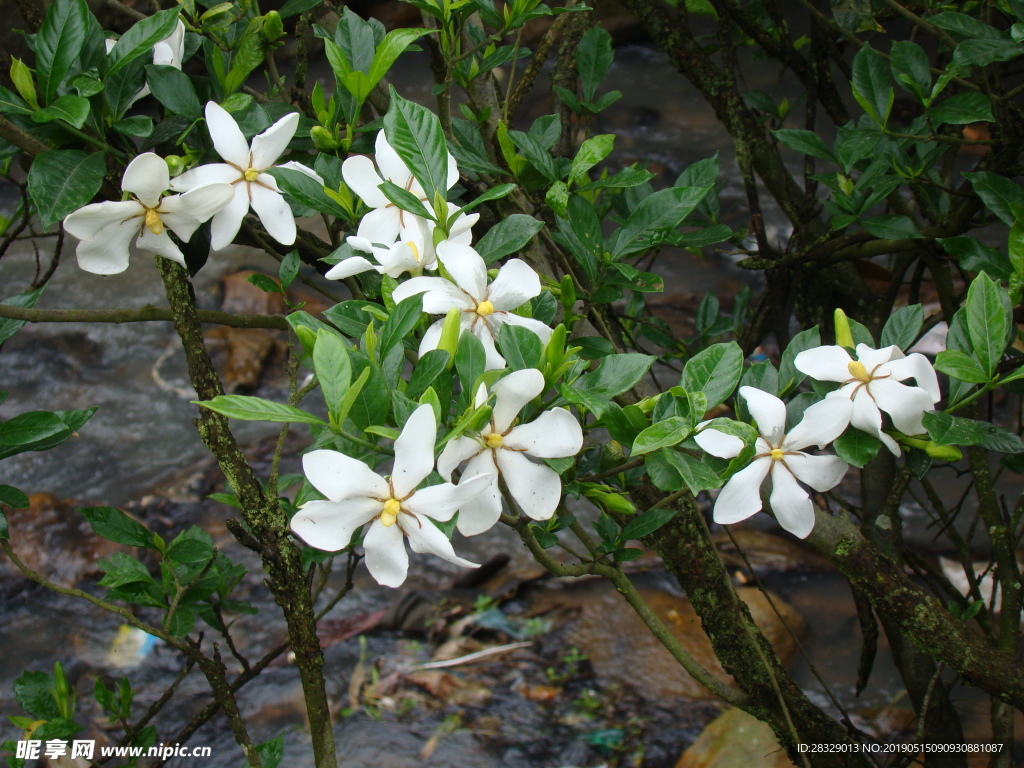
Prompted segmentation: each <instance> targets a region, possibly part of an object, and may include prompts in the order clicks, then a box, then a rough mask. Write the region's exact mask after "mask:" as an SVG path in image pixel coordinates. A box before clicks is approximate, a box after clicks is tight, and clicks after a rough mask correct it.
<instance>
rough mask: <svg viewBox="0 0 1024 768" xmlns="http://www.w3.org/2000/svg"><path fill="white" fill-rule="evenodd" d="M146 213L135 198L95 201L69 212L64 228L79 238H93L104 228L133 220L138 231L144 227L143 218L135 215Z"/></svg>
mask: <svg viewBox="0 0 1024 768" xmlns="http://www.w3.org/2000/svg"><path fill="white" fill-rule="evenodd" d="M145 213H146V209H145V207H143V206H142V205H141V204H140V203H138V202H136V201H135V200H124V201H108V202H103V203H93V204H92V205H87V206H85V207H83V208H79V209H78V210H77V211H74V212H72V213H69V214H68V215H67V216H66V217H65V218H64V230H65V231H66V232H67V233H68V234H69V235H73V236H74V237H77V238H78V239H79V240H93V239H95V238H97V237H99V236H100V235H101V233H103V232H104V230H106V229H108V228H110V229H111V230H113V229H116V228H119V227H121V226H122V224H124V223H125V222H129V221H131V226H132V227H134V228H135V231H138V230H139V229H140V228H141V227H142V220H141V218H135V217H141V216H143V215H144V214H145ZM133 219H134V220H133ZM104 237H105V236H104Z"/></svg>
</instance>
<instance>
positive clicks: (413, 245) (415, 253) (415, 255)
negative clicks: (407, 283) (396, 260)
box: [405, 240, 420, 264]
mask: <svg viewBox="0 0 1024 768" xmlns="http://www.w3.org/2000/svg"><path fill="white" fill-rule="evenodd" d="M405 244H406V245H408V246H409V250H410V251H412V257H413V258H414V259H416V263H417V264H418V263H419V261H420V249H419V248H417V247H416V243H414V242H413V241H412V240H406V241H405Z"/></svg>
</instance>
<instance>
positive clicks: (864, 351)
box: [857, 344, 903, 373]
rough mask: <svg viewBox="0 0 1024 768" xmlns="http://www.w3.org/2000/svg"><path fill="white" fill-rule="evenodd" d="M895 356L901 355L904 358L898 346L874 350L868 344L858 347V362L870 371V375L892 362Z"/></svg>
mask: <svg viewBox="0 0 1024 768" xmlns="http://www.w3.org/2000/svg"><path fill="white" fill-rule="evenodd" d="M894 355H899V356H900V357H902V356H903V353H902V352H901V351H900V348H899V347H897V346H890V347H883V348H882V349H872V348H871V347H869V346H868V345H867V344H858V345H857V361H858V362H860V363H862V364H863V365H864V367H865V368H867V369H868V373H870V372H871V371H873V370H874V369H875V368H877V367H878V366H880V365H882V364H884V363H887V362H889V361H890V360H892V359H893V356H894Z"/></svg>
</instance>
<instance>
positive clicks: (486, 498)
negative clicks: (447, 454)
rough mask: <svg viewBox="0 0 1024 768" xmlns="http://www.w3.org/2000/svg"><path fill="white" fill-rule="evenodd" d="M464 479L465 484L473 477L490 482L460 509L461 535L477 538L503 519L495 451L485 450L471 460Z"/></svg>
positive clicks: (464, 473) (459, 527) (483, 485)
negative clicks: (499, 519)
mask: <svg viewBox="0 0 1024 768" xmlns="http://www.w3.org/2000/svg"><path fill="white" fill-rule="evenodd" d="M477 447H478V448H479V446H477ZM462 477H463V482H465V481H466V480H467V479H469V478H472V477H486V478H487V480H488V481H487V483H482V484H481V490H480V491H479V492H478V493H476V494H474V495H473V497H472V498H470V499H469V500H468V501H465V502H463V503H462V506H460V507H459V522H458V525H457V527H458V529H459V533H461V534H462V535H463V536H476V535H477V534H480V533H483V532H484V531H487V530H490V529H491V528H493V527H494V524H495V523H497V522H498V518H500V517H501V490H500V488H499V487H498V467H497V465H496V464H495V463H494V451H493V450H484V451H481V452H480V453H479V454H477V455H476V456H474V457H473V458H472V459H470V461H469V464H467V465H466V468H465V469H464V470H463V472H462Z"/></svg>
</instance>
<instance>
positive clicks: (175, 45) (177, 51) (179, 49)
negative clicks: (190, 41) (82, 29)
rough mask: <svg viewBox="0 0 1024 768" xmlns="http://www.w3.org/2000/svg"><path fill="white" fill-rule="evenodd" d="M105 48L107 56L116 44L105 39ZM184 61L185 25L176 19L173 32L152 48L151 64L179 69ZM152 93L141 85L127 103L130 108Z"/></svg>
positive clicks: (147, 87)
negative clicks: (176, 22) (139, 89)
mask: <svg viewBox="0 0 1024 768" xmlns="http://www.w3.org/2000/svg"><path fill="white" fill-rule="evenodd" d="M104 43H105V45H106V47H107V53H108V54H109V53H110V51H111V50H113V48H114V46H115V45H116V44H117V41H116V40H112V39H111V38H109V37H108V38H107V39H106V40H105V41H104ZM184 60H185V24H184V23H183V22H182V21H181V19H178V24H177V26H176V27H175V28H174V31H173V32H171V34H170V35H169V36H168V37H165V38H164V39H163V40H161V41H160V42H158V43H157V44H156V45H154V46H153V63H154V64H159V65H161V66H165V67H174V68H175V69H181V65H182V63H183V62H184ZM150 93H152V91H150V90H149V85H148V84H147V85H143V86H142V90H141V91H139V92H138V93H137V94H135V96H133V97H132V100H131V101H130V102H129V103H128V106H129V107H131V105H132V104H134V103H135V102H136V101H138V100H139V99H141V98H144V97H146V96H149V94H150Z"/></svg>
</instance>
